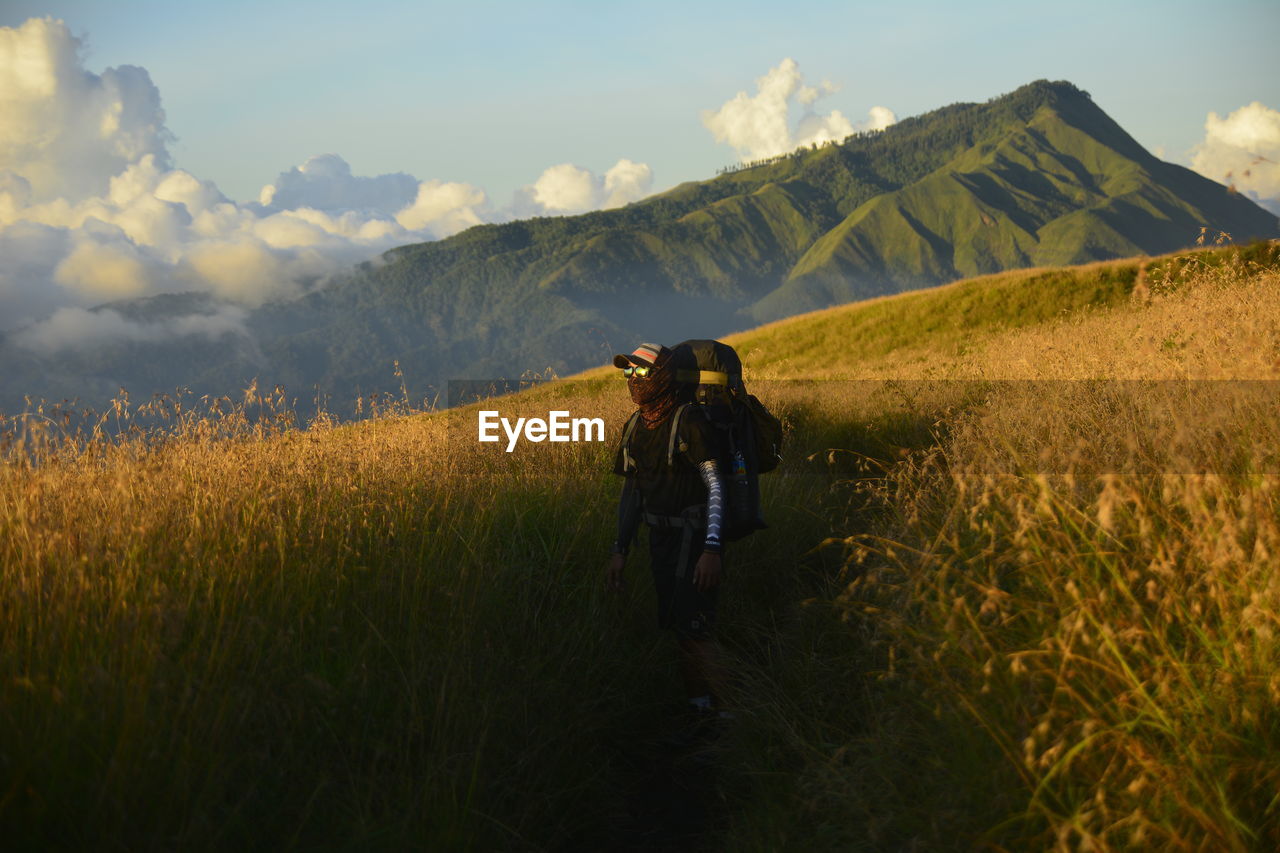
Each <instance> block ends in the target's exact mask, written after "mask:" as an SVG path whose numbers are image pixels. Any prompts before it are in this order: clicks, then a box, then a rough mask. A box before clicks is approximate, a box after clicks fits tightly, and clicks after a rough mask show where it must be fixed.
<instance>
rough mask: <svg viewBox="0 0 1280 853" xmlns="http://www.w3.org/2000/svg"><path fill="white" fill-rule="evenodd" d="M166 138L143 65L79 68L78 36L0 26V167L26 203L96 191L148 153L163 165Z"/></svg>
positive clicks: (45, 25)
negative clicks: (18, 184) (28, 198)
mask: <svg viewBox="0 0 1280 853" xmlns="http://www.w3.org/2000/svg"><path fill="white" fill-rule="evenodd" d="M168 139H169V134H168V132H167V131H166V130H165V128H164V110H163V109H161V108H160V92H159V91H158V90H157V89H156V87H155V85H154V84H152V82H151V78H150V76H149V75H148V74H147V72H146V71H145V70H143V69H141V68H137V67H134V66H131V65H124V66H121V67H119V68H109V69H107V70H106V71H104V72H103V73H102V74H101V75H98V74H90V73H88V72H86V71H85V70H84V68H83V66H82V64H81V57H80V41H79V40H78V39H76V38H73V37H72V36H71V33H70V31H69V30H68V29H67V25H66V24H64V23H63V22H61V21H55V20H52V19H48V18H32V19H31V20H29V21H27V22H26V23H24V24H22V25H21V26H19V27H17V28H13V27H0V166H2V167H3V168H4V169H7V170H10V171H12V172H15V173H17V174H19V175H21V176H22V177H23V178H24V179H25V180H26V181H27V182H28V183H29V184H30V187H31V191H32V199H33V200H34V201H37V202H39V201H48V200H50V199H54V198H65V199H69V200H71V201H78V200H80V199H83V198H87V197H89V196H94V195H100V194H101V193H102V192H103V191H104V190H105V189H106V188H107V183H108V181H109V180H110V179H111V177H112V176H113V175H117V174H119V173H120V171H121V170H122V169H124V167H125V166H127V165H129V164H130V163H134V162H137V161H138V160H140V159H141V158H142V157H143V156H145V155H148V154H150V155H152V156H153V157H154V158H155V159H156V162H157V163H159V164H160V165H161V166H165V167H167V166H168V163H169V154H168V151H167V150H166V148H165V143H166V141H167V140H168Z"/></svg>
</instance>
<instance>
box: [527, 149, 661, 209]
mask: <svg viewBox="0 0 1280 853" xmlns="http://www.w3.org/2000/svg"><path fill="white" fill-rule="evenodd" d="M652 186H653V170H652V169H650V168H649V166H648V164H646V163H637V162H635V161H633V160H627V159H625V158H624V159H621V160H619V161H618V162H617V163H614V164H613V166H611V167H609V170H608V171H607V172H605V173H604V175H603V177H602V176H600V175H597V174H595V173H594V172H592V171H591V170H589V169H584V168H582V167H581V166H575V165H573V164H572V163H561V164H560V165H558V166H551V167H550V168H548V169H546V170H545V171H543V173H542V174H541V175H540V176H539V177H538V180H537V181H535V182H534V183H533V185H532V186H531V187H529V188H528V189H527V191H526V194H525V195H526V200H525V203H524V204H525V205H531V206H532V209H531V210H525V209H522V208H523V207H524V205H522V204H521V203H520V202H519V201H518V202H517V205H516V206H517V211H516V212H517V215H520V214H524V213H529V212H532V213H553V214H557V213H582V212H584V211H588V210H598V209H601V208H614V207H622V206H623V205H625V204H630V203H631V202H633V201H638V200H639V199H642V198H644V197H645V196H646V195H648V194H649V191H650V188H651V187H652Z"/></svg>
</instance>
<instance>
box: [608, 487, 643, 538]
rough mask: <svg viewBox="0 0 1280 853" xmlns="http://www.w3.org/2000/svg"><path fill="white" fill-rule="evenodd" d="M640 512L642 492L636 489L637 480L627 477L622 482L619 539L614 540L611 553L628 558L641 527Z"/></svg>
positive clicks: (619, 500)
mask: <svg viewBox="0 0 1280 853" xmlns="http://www.w3.org/2000/svg"><path fill="white" fill-rule="evenodd" d="M640 512H641V511H640V490H639V489H638V488H636V478H635V477H627V478H626V479H625V480H623V481H622V496H621V497H620V498H619V499H618V537H617V538H616V539H614V540H613V548H612V549H610V553H612V554H621V555H622V556H624V557H625V556H627V553H628V552H629V551H630V550H631V540H632V539H633V538H635V535H636V529H637V528H638V527H639V526H640Z"/></svg>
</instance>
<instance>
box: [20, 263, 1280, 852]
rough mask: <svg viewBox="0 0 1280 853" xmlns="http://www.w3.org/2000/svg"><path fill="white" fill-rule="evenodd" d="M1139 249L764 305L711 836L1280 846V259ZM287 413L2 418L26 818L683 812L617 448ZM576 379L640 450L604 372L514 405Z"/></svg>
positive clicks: (377, 843) (104, 821) (726, 632)
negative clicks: (666, 765) (653, 773)
mask: <svg viewBox="0 0 1280 853" xmlns="http://www.w3.org/2000/svg"><path fill="white" fill-rule="evenodd" d="M1139 266H1140V264H1139V263H1138V262H1118V263H1114V264H1099V265H1096V266H1094V267H1087V268H1073V269H1066V270H1039V271H1029V272H1023V273H1016V274H1005V275H1000V276H991V277H987V278H985V279H979V280H974V281H968V282H961V283H958V284H955V285H951V286H948V287H945V288H940V289H937V290H933V291H928V292H922V293H917V294H906V295H902V296H897V297H891V298H886V299H881V300H878V301H874V302H871V303H867V304H865V305H861V306H850V307H847V308H841V309H835V310H831V311H827V312H821V313H818V314H814V315H811V316H808V317H802V318H795V319H792V320H787V321H782V322H780V323H777V324H774V325H772V326H769V327H766V328H763V329H760V330H756V331H753V332H749V333H744V334H743V335H742V336H740V337H738V338H735V339H734V341H735V343H736V345H737V346H738V347H739V349H740V351H742V352H743V353H744V354H745V355H746V356H747V357H748V360H749V363H750V365H751V369H752V372H753V378H752V387H753V388H754V389H755V390H757V392H758V393H759V394H761V395H762V396H763V397H764V398H765V399H766V400H767V402H768V403H769V404H770V405H771V406H772V407H773V408H774V409H775V410H776V411H778V412H780V413H781V414H782V415H783V417H784V420H785V422H786V424H787V429H788V434H787V448H786V450H785V457H786V458H785V461H784V463H783V465H782V467H781V468H780V469H779V471H777V472H776V473H774V474H771V475H769V479H768V480H767V481H766V483H765V488H766V513H767V516H768V518H769V519H770V521H771V522H772V525H773V526H772V527H771V528H770V529H769V530H767V531H762V532H761V533H759V534H757V535H756V536H755V537H754V538H753V540H752V541H751V542H750V543H749V546H748V547H738V548H736V549H733V550H731V552H730V561H731V562H730V563H729V571H730V574H729V586H728V587H727V591H726V598H725V604H724V607H725V610H724V613H723V632H722V639H723V642H724V644H725V648H726V653H727V655H728V657H729V661H728V662H729V665H730V667H731V669H732V671H733V672H734V685H735V686H734V691H733V695H732V697H731V701H732V702H733V704H734V707H735V708H736V709H737V714H738V715H737V719H736V721H735V723H734V726H733V728H732V729H731V730H730V731H729V732H728V734H727V735H726V737H725V739H724V740H723V741H722V742H721V744H720V745H719V747H718V748H717V751H716V752H715V754H714V766H715V767H717V768H718V771H717V773H716V775H715V777H714V778H710V777H708V776H707V775H706V773H705V771H700V770H698V769H697V768H696V766H691V765H682V764H679V761H681V760H682V759H681V760H678V761H677V769H678V770H681V768H683V769H682V770H681V772H683V773H685V775H686V778H690V779H695V780H698V783H697V784H696V785H693V786H692V787H691V788H690V789H689V790H686V791H683V792H678V793H680V794H681V795H682V797H683V798H684V800H683V801H684V802H686V803H687V802H690V801H692V802H696V803H700V804H701V806H700V807H701V809H702V811H703V812H704V817H705V821H704V822H703V823H702V825H701V829H702V831H703V833H704V834H703V836H702V843H703V845H704V846H705V847H706V848H707V849H725V850H738V849H842V850H848V849H901V848H909V847H913V848H919V849H956V848H959V849H972V848H974V847H981V846H991V847H995V848H1001V849H1027V848H1034V849H1044V848H1050V847H1055V846H1056V847H1060V848H1063V849H1068V848H1070V849H1075V848H1079V847H1082V846H1086V845H1090V846H1093V847H1094V848H1103V849H1105V848H1119V847H1153V846H1154V847H1159V848H1171V847H1186V848H1193V849H1224V850H1247V849H1266V848H1268V847H1269V846H1274V842H1276V841H1280V812H1278V811H1277V809H1278V808H1280V806H1278V805H1277V801H1276V800H1275V798H1274V797H1275V791H1276V790H1280V774H1278V773H1277V771H1276V767H1277V764H1276V762H1275V760H1274V758H1275V756H1276V755H1277V754H1278V749H1280V734H1278V733H1280V726H1278V723H1277V719H1276V713H1275V709H1276V707H1277V706H1278V705H1280V682H1277V678H1276V676H1275V672H1274V669H1275V668H1274V661H1275V660H1276V658H1277V653H1280V648H1278V647H1277V642H1278V641H1277V636H1276V631H1275V628H1276V626H1277V624H1278V623H1280V582H1278V581H1277V575H1276V556H1275V555H1277V554H1280V502H1278V501H1280V498H1278V497H1277V496H1278V495H1280V489H1278V488H1277V486H1278V485H1280V458H1278V457H1277V455H1276V448H1277V447H1280V418H1277V416H1276V412H1277V411H1278V410H1280V409H1278V408H1277V406H1278V405H1280V399H1277V395H1276V390H1275V389H1276V387H1277V382H1276V380H1277V379H1280V325H1278V324H1277V321H1276V318H1277V317H1280V272H1278V271H1277V266H1280V257H1278V256H1277V254H1276V249H1275V247H1273V246H1266V245H1262V246H1255V247H1251V248H1250V249H1248V250H1244V251H1241V252H1237V251H1235V250H1228V251H1226V252H1220V253H1219V254H1217V255H1201V256H1198V257H1194V258H1170V259H1156V260H1154V261H1150V262H1147V263H1146V264H1145V269H1142V270H1141V272H1140V271H1139ZM1014 310H1017V311H1019V312H1021V316H1019V318H1018V319H1017V320H1014V316H1015V315H1014V314H1012V313H1011V312H1012V311H1014ZM957 377H966V378H969V379H972V380H975V381H973V382H964V383H957V382H954V381H951V380H953V379H954V378H957ZM1011 379H1016V380H1019V381H1008V380H1011ZM1153 379H1162V380H1171V381H1163V382H1157V381H1152V380H1153ZM1209 379H1213V380H1224V379H1231V380H1235V381H1231V382H1223V381H1215V382H1208V381H1203V380H1209ZM1081 380H1088V381H1081ZM1104 380H1105V381H1104ZM1243 380H1254V381H1251V382H1247V381H1243ZM1257 380H1266V381H1257ZM280 404H281V400H280V399H279V398H271V397H268V398H266V399H263V398H258V397H256V396H251V397H249V398H247V399H244V400H237V401H236V402H235V404H234V405H231V404H230V401H226V403H225V404H223V406H221V407H220V409H219V410H218V411H213V412H193V411H189V410H185V409H184V410H182V411H179V410H176V409H175V408H174V407H172V406H170V407H169V408H168V409H167V411H159V410H158V409H156V408H155V407H152V409H150V410H148V411H143V412H139V411H137V410H135V409H134V408H131V407H126V406H123V405H121V406H119V407H117V408H116V409H115V410H113V411H110V412H108V413H107V414H106V415H105V416H104V417H105V419H106V422H107V423H111V424H113V425H114V424H123V425H124V426H126V427H127V426H128V424H129V423H130V420H131V419H133V421H134V422H141V421H142V420H146V419H152V420H154V419H156V418H161V419H162V422H163V423H165V424H167V427H166V429H167V434H166V435H159V434H156V433H154V432H153V433H151V434H150V435H149V436H144V435H129V434H128V431H127V430H126V431H125V434H124V435H123V437H121V438H117V439H112V438H109V437H108V434H107V433H105V432H103V431H99V432H98V433H97V434H96V435H92V434H91V435H89V436H82V438H84V439H87V440H78V441H68V440H67V439H66V432H67V431H68V430H74V425H75V421H74V420H71V419H67V420H66V421H64V420H63V419H62V418H61V417H60V413H57V412H53V411H48V412H45V413H44V414H43V415H41V416H39V417H26V418H23V419H20V420H16V421H15V420H8V421H6V422H5V423H4V424H3V426H4V428H5V435H6V436H7V439H6V441H5V443H4V452H5V457H4V463H3V465H0V573H2V575H3V577H0V614H3V615H2V616H0V691H2V693H3V697H2V699H0V767H2V768H3V774H2V775H3V781H4V784H3V789H2V790H3V796H2V797H0V832H2V833H3V836H4V837H5V838H6V840H7V844H8V845H9V846H10V847H11V848H13V849H49V848H74V849H83V848H84V847H95V848H103V847H109V848H123V849H173V848H178V849H223V848H227V847H238V848H239V847H250V848H265V849H282V848H283V849H289V848H302V849H312V848H316V847H322V848H334V847H337V848H353V849H367V848H370V847H385V848H404V847H425V848H429V849H459V848H474V849H495V848H502V849H530V850H534V849H645V848H649V849H652V848H653V847H655V846H658V847H660V846H663V845H666V846H667V847H670V848H674V849H679V848H680V847H681V845H682V844H686V843H687V842H688V839H685V841H683V842H682V841H680V840H679V839H678V838H677V833H678V829H679V823H678V820H677V819H676V816H674V815H673V814H672V813H671V812H670V810H669V809H668V810H664V809H661V808H659V809H654V808H647V807H646V808H640V805H643V804H644V803H648V802H649V801H648V800H645V799H643V797H642V793H643V792H644V791H645V790H646V785H649V784H650V782H651V780H650V779H649V778H648V777H647V776H646V775H645V771H644V769H643V768H637V766H636V765H635V763H634V761H633V758H634V752H635V749H636V745H637V744H639V745H641V747H643V746H644V745H645V744H649V743H651V741H652V739H653V738H654V737H656V736H657V735H660V734H661V733H662V732H663V731H664V729H665V728H666V727H667V726H669V724H670V723H669V710H668V709H669V706H670V704H671V702H672V700H673V699H674V698H675V697H678V695H679V690H678V687H677V684H676V678H675V673H674V668H673V663H674V661H673V654H672V650H671V648H670V645H669V638H667V637H662V636H659V635H657V633H656V632H655V631H654V629H653V628H652V615H651V608H652V604H651V602H650V595H651V594H650V592H649V590H648V588H647V584H646V581H645V570H644V567H643V565H642V563H643V556H644V555H643V553H641V554H639V555H637V557H636V558H634V559H633V561H632V562H633V565H632V566H631V569H630V570H631V575H632V580H633V587H632V590H631V592H630V593H629V594H627V595H625V596H623V597H622V598H621V599H618V598H615V597H611V596H608V595H606V594H605V592H604V590H603V588H602V585H601V583H600V580H601V573H602V569H603V565H604V555H605V553H606V550H607V546H608V542H609V540H610V538H611V536H612V532H611V527H612V519H613V514H614V506H613V499H614V494H615V492H616V489H617V481H616V479H615V478H612V477H610V476H608V475H607V474H606V473H605V472H606V471H607V469H608V466H609V458H610V455H611V454H610V446H609V444H606V445H604V446H602V445H597V444H578V445H548V444H542V445H526V446H524V447H522V448H520V449H518V451H517V452H516V453H513V454H510V455H508V454H505V453H502V452H501V450H500V449H499V448H495V447H493V446H491V445H480V444H478V443H477V442H476V441H475V440H474V429H475V421H474V409H473V408H472V409H460V410H455V411H450V412H442V413H433V414H415V413H407V412H405V411H403V410H402V409H399V408H397V406H396V404H395V403H394V401H393V403H392V405H391V407H390V408H389V409H384V411H383V416H382V417H379V418H378V419H376V420H373V421H371V422H367V423H362V424H358V425H349V426H343V427H327V426H325V424H324V423H317V424H315V425H314V426H313V427H312V429H310V430H307V431H298V430H295V429H292V428H291V427H290V425H289V420H288V418H287V417H285V416H283V415H282V414H281V413H280V411H279V406H280ZM384 405H385V403H384ZM553 405H554V407H556V408H567V409H570V410H571V411H573V413H574V414H575V415H579V416H581V415H598V416H601V417H603V418H605V419H606V422H607V424H608V426H609V432H610V434H609V439H610V444H611V443H612V442H613V441H615V440H616V437H617V433H618V431H619V429H620V427H621V424H622V422H623V420H624V418H625V415H626V412H627V410H628V408H629V406H628V402H627V399H626V396H625V393H624V392H623V389H622V386H621V383H620V381H619V380H618V379H617V377H616V376H614V375H612V372H611V371H605V372H601V373H600V374H598V375H597V374H589V375H587V376H584V377H582V378H580V379H579V380H578V381H573V382H563V383H555V384H552V385H549V386H542V387H539V388H537V389H535V390H533V391H531V392H527V393H525V394H522V395H520V396H518V397H515V398H509V399H505V400H502V401H500V402H499V403H498V404H497V406H496V407H497V408H500V409H501V410H502V411H503V413H504V414H505V415H507V416H515V415H517V414H521V413H530V414H532V413H544V412H546V411H547V409H548V408H551V407H552V406H553ZM166 417H167V420H163V418H166ZM650 793H652V792H651V791H650ZM646 831H648V832H649V833H650V834H648V835H646V834H645V833H646Z"/></svg>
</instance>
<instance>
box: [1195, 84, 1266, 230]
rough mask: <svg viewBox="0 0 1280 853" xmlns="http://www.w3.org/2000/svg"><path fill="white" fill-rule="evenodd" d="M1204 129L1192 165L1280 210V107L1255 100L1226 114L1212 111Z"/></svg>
mask: <svg viewBox="0 0 1280 853" xmlns="http://www.w3.org/2000/svg"><path fill="white" fill-rule="evenodd" d="M1204 131H1205V135H1204V141H1203V142H1201V143H1200V144H1199V145H1197V146H1196V147H1195V149H1194V150H1193V156H1192V159H1191V167H1192V168H1193V169H1195V170H1196V171H1197V172H1199V173H1200V174H1202V175H1204V176H1205V177H1207V178H1211V179H1213V180H1215V181H1221V182H1222V183H1224V184H1228V185H1231V186H1234V187H1235V188H1236V189H1238V190H1240V191H1241V192H1243V193H1246V194H1247V195H1249V196H1250V197H1252V198H1253V199H1254V200H1255V201H1257V202H1260V203H1262V204H1263V205H1264V206H1265V207H1267V208H1268V209H1270V210H1272V211H1273V212H1276V213H1280V111H1277V110H1273V109H1271V108H1270V107H1267V106H1265V105H1264V104H1262V103H1261V102H1260V101H1254V102H1253V103H1251V104H1248V105H1246V106H1243V107H1240V108H1239V109H1238V110H1235V111H1234V112H1232V113H1231V114H1230V115H1228V116H1227V117H1226V118H1221V117H1219V115H1218V114H1217V113H1209V116H1208V118H1207V119H1205V123H1204Z"/></svg>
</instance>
